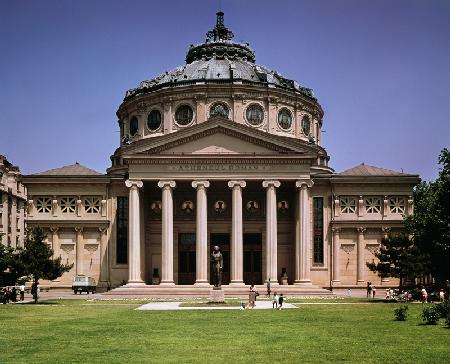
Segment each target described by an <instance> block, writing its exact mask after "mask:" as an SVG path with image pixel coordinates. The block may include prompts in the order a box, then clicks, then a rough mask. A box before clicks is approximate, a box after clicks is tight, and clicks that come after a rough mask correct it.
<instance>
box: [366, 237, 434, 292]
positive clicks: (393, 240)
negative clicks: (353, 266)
mask: <svg viewBox="0 0 450 364" xmlns="http://www.w3.org/2000/svg"><path fill="white" fill-rule="evenodd" d="M375 256H376V257H377V259H378V260H379V262H378V263H375V262H372V263H367V267H368V268H369V269H370V270H371V271H373V272H377V273H378V275H379V276H380V277H381V278H385V277H395V278H399V279H400V289H402V287H403V283H404V281H405V278H408V277H417V276H421V275H423V274H424V271H425V267H426V266H427V262H428V256H427V255H423V254H422V252H420V251H419V248H418V247H417V246H416V245H415V244H414V242H413V241H412V240H411V239H410V238H409V237H408V236H407V235H406V234H400V235H394V236H392V237H389V238H388V239H383V240H382V242H381V246H380V249H379V251H378V252H376V253H375Z"/></svg>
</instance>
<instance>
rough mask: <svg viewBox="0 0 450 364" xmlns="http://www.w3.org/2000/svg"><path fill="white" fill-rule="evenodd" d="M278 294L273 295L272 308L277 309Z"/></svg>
mask: <svg viewBox="0 0 450 364" xmlns="http://www.w3.org/2000/svg"><path fill="white" fill-rule="evenodd" d="M278 299H279V297H278V294H277V292H274V293H273V298H272V308H278Z"/></svg>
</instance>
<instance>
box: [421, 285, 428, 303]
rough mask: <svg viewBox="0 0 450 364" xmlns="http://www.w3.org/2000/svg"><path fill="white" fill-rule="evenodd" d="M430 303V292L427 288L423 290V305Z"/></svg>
mask: <svg viewBox="0 0 450 364" xmlns="http://www.w3.org/2000/svg"><path fill="white" fill-rule="evenodd" d="M427 302H428V292H427V290H426V289H425V287H423V288H422V303H427Z"/></svg>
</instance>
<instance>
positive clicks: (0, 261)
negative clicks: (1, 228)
mask: <svg viewBox="0 0 450 364" xmlns="http://www.w3.org/2000/svg"><path fill="white" fill-rule="evenodd" d="M1 235H2V234H0V240H1ZM12 260H13V249H12V248H11V247H9V246H4V245H3V244H2V243H1V242H0V273H2V272H4V271H5V270H6V269H8V268H10V267H11V262H12Z"/></svg>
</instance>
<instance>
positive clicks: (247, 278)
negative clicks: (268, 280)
mask: <svg viewBox="0 0 450 364" xmlns="http://www.w3.org/2000/svg"><path fill="white" fill-rule="evenodd" d="M243 250H244V283H245V284H262V236H261V234H244V246H243Z"/></svg>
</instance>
